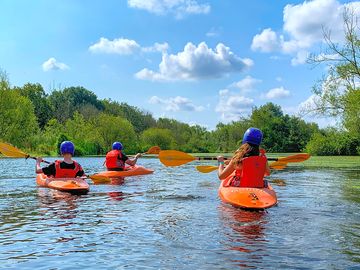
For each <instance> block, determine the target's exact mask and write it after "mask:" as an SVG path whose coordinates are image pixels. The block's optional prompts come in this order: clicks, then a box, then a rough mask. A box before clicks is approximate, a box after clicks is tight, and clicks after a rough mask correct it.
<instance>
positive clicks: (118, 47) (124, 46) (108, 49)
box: [89, 37, 140, 55]
mask: <svg viewBox="0 0 360 270" xmlns="http://www.w3.org/2000/svg"><path fill="white" fill-rule="evenodd" d="M138 50H140V45H139V44H138V43H137V42H136V41H135V40H130V39H126V38H116V39H114V40H108V39H107V38H103V37H102V38H100V40H99V42H97V43H95V44H94V45H91V46H90V47H89V51H90V52H92V53H108V54H121V55H124V54H132V53H134V52H135V51H138Z"/></svg>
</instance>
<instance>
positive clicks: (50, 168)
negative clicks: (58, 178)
mask: <svg viewBox="0 0 360 270" xmlns="http://www.w3.org/2000/svg"><path fill="white" fill-rule="evenodd" d="M42 171H43V173H44V174H46V175H47V176H55V174H56V169H55V163H51V164H50V165H49V166H47V167H44V168H42Z"/></svg>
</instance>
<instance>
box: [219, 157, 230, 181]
mask: <svg viewBox="0 0 360 270" xmlns="http://www.w3.org/2000/svg"><path fill="white" fill-rule="evenodd" d="M217 160H218V163H219V169H218V177H219V179H220V180H224V179H225V178H226V177H228V176H229V175H230V174H231V173H232V172H233V171H234V165H233V163H232V160H230V162H227V164H228V165H227V166H226V167H225V160H224V157H223V156H218V157H217Z"/></svg>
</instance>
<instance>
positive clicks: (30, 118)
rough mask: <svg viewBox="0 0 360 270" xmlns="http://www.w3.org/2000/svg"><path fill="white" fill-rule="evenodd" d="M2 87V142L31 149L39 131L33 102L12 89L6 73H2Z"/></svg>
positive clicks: (0, 138)
mask: <svg viewBox="0 0 360 270" xmlns="http://www.w3.org/2000/svg"><path fill="white" fill-rule="evenodd" d="M0 87H1V88H0V140H2V141H5V142H9V143H12V144H14V145H16V146H18V147H27V148H31V147H32V145H31V137H33V136H35V135H36V134H37V132H38V130H39V126H38V123H37V121H36V116H35V114H34V107H33V105H32V103H31V101H30V100H29V99H28V98H26V97H23V96H21V95H20V94H19V93H18V92H17V91H13V90H11V89H10V84H9V81H8V78H7V75H6V73H5V72H0Z"/></svg>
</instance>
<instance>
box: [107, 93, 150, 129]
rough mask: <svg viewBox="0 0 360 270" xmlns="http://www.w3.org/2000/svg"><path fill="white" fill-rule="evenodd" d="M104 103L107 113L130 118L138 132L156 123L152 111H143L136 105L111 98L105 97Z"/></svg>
mask: <svg viewBox="0 0 360 270" xmlns="http://www.w3.org/2000/svg"><path fill="white" fill-rule="evenodd" d="M102 103H103V105H104V107H105V109H104V112H105V113H108V114H111V115H114V116H120V117H122V118H125V119H127V120H129V121H130V123H131V124H132V125H133V127H134V129H135V131H136V132H142V131H144V130H146V129H148V128H150V127H155V125H156V120H155V119H154V118H153V116H152V114H151V113H149V112H145V111H142V110H140V109H139V108H137V107H135V106H130V105H128V104H126V103H119V102H116V101H111V100H110V99H105V100H103V101H102Z"/></svg>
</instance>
